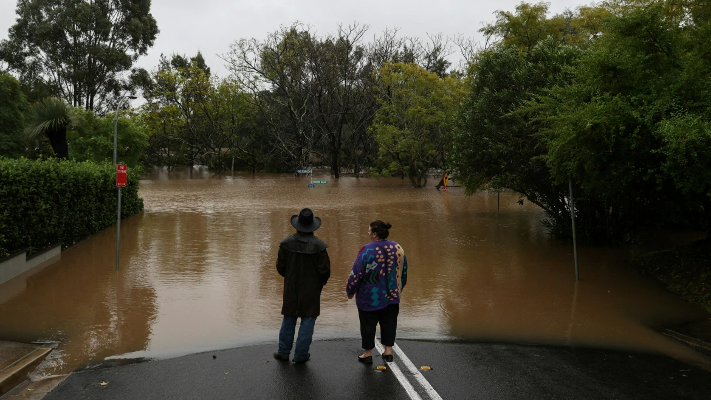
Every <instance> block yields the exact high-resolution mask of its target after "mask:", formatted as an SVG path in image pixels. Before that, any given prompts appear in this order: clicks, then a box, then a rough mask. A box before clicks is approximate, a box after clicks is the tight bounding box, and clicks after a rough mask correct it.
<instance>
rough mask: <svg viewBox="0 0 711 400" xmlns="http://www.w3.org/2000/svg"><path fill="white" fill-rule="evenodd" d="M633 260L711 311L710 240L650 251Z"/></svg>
mask: <svg viewBox="0 0 711 400" xmlns="http://www.w3.org/2000/svg"><path fill="white" fill-rule="evenodd" d="M630 262H631V263H632V265H634V266H635V267H637V268H638V269H639V270H640V271H641V272H642V273H645V274H650V275H652V276H654V277H655V278H656V279H657V280H658V281H660V282H662V283H663V284H664V285H665V286H666V289H667V290H669V291H670V292H672V293H675V294H677V295H679V296H680V297H681V298H683V299H684V300H686V301H688V302H689V303H691V304H695V305H697V306H700V307H701V308H703V309H704V310H706V311H707V312H709V313H711V240H709V239H705V240H699V241H696V242H693V243H691V244H689V245H686V246H680V247H677V248H674V249H671V250H665V251H657V252H652V253H647V254H644V255H641V256H638V257H635V258H633V259H631V260H630Z"/></svg>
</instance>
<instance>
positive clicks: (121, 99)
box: [114, 97, 124, 165]
mask: <svg viewBox="0 0 711 400" xmlns="http://www.w3.org/2000/svg"><path fill="white" fill-rule="evenodd" d="M123 99H124V97H121V98H120V99H119V101H118V104H116V115H115V116H114V165H116V147H118V146H117V144H118V134H117V130H118V112H119V108H121V102H122V101H123Z"/></svg>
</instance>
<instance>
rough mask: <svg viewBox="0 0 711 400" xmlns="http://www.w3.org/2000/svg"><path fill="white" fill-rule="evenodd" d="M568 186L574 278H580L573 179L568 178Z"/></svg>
mask: <svg viewBox="0 0 711 400" xmlns="http://www.w3.org/2000/svg"><path fill="white" fill-rule="evenodd" d="M568 188H569V189H570V219H571V220H572V221H573V257H575V280H576V281H579V280H580V271H579V270H578V245H577V241H576V238H575V200H573V180H572V179H569V180H568Z"/></svg>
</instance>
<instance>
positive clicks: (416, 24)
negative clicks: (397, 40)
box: [0, 0, 592, 77]
mask: <svg viewBox="0 0 711 400" xmlns="http://www.w3.org/2000/svg"><path fill="white" fill-rule="evenodd" d="M534 2H535V1H530V3H534ZM519 3H521V1H518V0H499V1H471V0H428V1H423V0H355V1H348V2H343V1H338V0H229V1H228V0H153V2H152V7H151V13H152V14H153V17H154V18H155V19H156V21H157V22H158V28H159V29H160V33H159V34H158V37H157V38H156V41H155V45H154V46H153V47H152V48H150V49H149V50H148V55H147V56H144V57H142V58H141V59H140V60H139V61H138V65H139V66H141V67H144V68H146V69H147V70H149V71H152V70H153V69H155V68H156V66H157V64H158V59H159V57H160V55H161V54H166V55H170V54H173V53H178V54H183V55H188V56H192V55H195V54H196V53H197V51H198V50H199V51H201V52H202V54H203V56H204V57H205V60H206V62H207V64H208V66H209V67H211V70H212V72H213V73H216V74H217V75H219V76H221V77H225V76H226V75H227V69H226V68H225V66H224V62H223V61H222V60H221V59H220V58H219V57H218V56H217V55H218V54H223V53H226V52H227V51H228V50H229V46H230V44H231V43H233V42H234V41H235V40H239V39H242V38H257V39H263V38H264V37H266V35H267V34H268V33H270V32H274V31H276V30H278V29H279V26H280V25H284V26H289V25H291V24H292V23H294V22H295V21H300V22H302V23H304V24H307V25H311V26H312V28H313V30H314V31H315V32H316V33H317V34H318V35H325V34H328V33H335V32H336V30H337V27H338V24H343V25H348V24H351V23H353V22H358V23H360V24H367V25H369V26H370V30H369V31H368V34H367V36H366V38H367V39H368V41H370V39H372V37H373V36H375V35H379V34H380V33H381V32H382V31H383V30H384V29H386V28H398V29H399V36H415V37H420V38H423V39H425V38H426V37H427V36H426V35H427V34H428V33H430V34H438V33H441V34H442V35H443V36H445V37H446V36H450V37H453V36H457V35H460V34H461V35H464V36H466V37H472V38H474V39H475V40H477V41H481V39H482V36H481V34H480V33H479V32H478V30H479V29H480V28H481V27H482V26H483V25H484V24H486V23H491V22H493V21H494V14H493V13H494V12H495V11H497V10H505V11H513V10H514V8H515V7H516V5H517V4H519ZM591 3H592V2H585V1H582V0H553V1H550V12H551V14H556V13H559V12H561V11H563V10H564V9H566V8H570V9H572V10H574V9H575V8H576V7H578V6H580V5H588V4H591ZM16 4H17V2H16V0H0V40H1V39H5V38H7V32H8V29H9V28H10V26H12V25H13V24H14V23H15V19H16V18H17V16H16V14H15V6H16ZM453 57H456V55H453Z"/></svg>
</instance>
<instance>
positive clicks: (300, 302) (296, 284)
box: [276, 232, 331, 317]
mask: <svg viewBox="0 0 711 400" xmlns="http://www.w3.org/2000/svg"><path fill="white" fill-rule="evenodd" d="M327 247H328V245H327V244H326V243H325V242H324V241H323V240H321V239H319V238H317V237H316V236H314V235H313V233H301V232H297V233H296V234H293V235H289V236H287V237H286V238H285V239H284V240H283V241H282V242H281V243H280V244H279V256H278V257H277V265H276V267H277V272H279V275H281V276H283V277H284V301H283V305H282V308H281V313H282V314H283V315H290V316H295V317H318V316H319V314H320V313H321V289H323V286H324V285H325V284H326V282H328V278H329V277H330V276H331V260H330V259H329V258H328V252H327V251H326V248H327Z"/></svg>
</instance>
